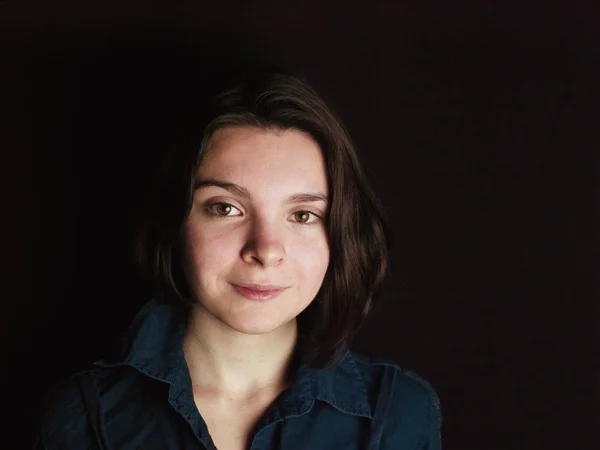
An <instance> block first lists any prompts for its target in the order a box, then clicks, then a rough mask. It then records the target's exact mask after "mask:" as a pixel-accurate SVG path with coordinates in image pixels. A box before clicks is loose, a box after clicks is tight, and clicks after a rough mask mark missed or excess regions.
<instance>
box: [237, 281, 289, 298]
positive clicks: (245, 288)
mask: <svg viewBox="0 0 600 450" xmlns="http://www.w3.org/2000/svg"><path fill="white" fill-rule="evenodd" d="M232 286H233V288H234V289H235V290H236V292H237V293H238V294H240V295H242V296H243V297H245V298H247V299H248V300H254V301H266V300H271V299H273V298H275V297H278V296H279V294H281V293H282V292H283V291H285V290H286V289H287V286H276V285H272V284H244V285H238V284H232Z"/></svg>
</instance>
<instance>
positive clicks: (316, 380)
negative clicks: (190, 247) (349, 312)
mask: <svg viewBox="0 0 600 450" xmlns="http://www.w3.org/2000/svg"><path fill="white" fill-rule="evenodd" d="M186 323H187V315H186V312H185V310H184V309H183V308H181V307H177V306H175V305H173V304H170V303H167V302H165V301H162V300H160V299H158V298H155V299H152V300H151V301H149V302H148V303H146V304H145V305H144V306H143V307H142V309H141V310H140V311H139V312H138V313H137V315H136V316H135V318H134V320H133V322H132V324H131V326H130V327H129V330H128V331H127V333H126V334H125V337H124V339H123V345H122V348H121V350H120V352H118V353H117V355H115V357H114V358H107V359H103V360H99V361H96V362H95V364H96V365H99V366H103V367H117V366H122V365H129V366H132V367H134V368H135V369H137V370H139V371H140V372H142V373H144V374H146V375H147V376H149V377H151V378H154V379H157V380H160V381H164V382H166V383H169V384H171V385H173V384H175V383H176V382H177V380H178V379H181V378H186V379H187V378H188V376H189V374H187V373H186V374H184V377H181V375H182V371H185V372H187V364H186V362H185V357H184V354H183V338H184V334H185V327H186ZM314 400H320V401H324V402H327V403H328V404H330V405H331V406H333V407H334V408H336V409H338V410H340V411H342V412H344V413H346V414H352V415H357V416H362V417H367V418H369V419H370V418H372V416H371V409H370V407H369V401H368V395H367V390H366V387H365V383H364V380H363V378H362V376H361V373H360V371H359V369H358V366H357V364H356V361H355V360H354V358H353V357H352V352H350V351H349V352H347V353H346V355H345V356H344V357H343V359H342V360H341V361H340V362H339V364H337V365H336V366H335V367H333V368H331V369H308V368H306V366H304V365H303V366H301V367H300V369H299V370H298V373H297V376H296V379H295V381H294V383H293V384H292V387H291V389H290V390H289V392H288V395H285V396H284V397H283V398H282V399H281V402H280V408H279V411H278V413H277V415H278V416H288V415H298V414H303V413H305V412H307V411H308V409H309V408H310V407H312V404H313V403H314ZM273 419H275V420H277V419H276V418H273Z"/></svg>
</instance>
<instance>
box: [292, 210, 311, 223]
mask: <svg viewBox="0 0 600 450" xmlns="http://www.w3.org/2000/svg"><path fill="white" fill-rule="evenodd" d="M295 216H296V219H297V221H298V222H308V219H310V213H308V212H306V211H300V212H297V213H295Z"/></svg>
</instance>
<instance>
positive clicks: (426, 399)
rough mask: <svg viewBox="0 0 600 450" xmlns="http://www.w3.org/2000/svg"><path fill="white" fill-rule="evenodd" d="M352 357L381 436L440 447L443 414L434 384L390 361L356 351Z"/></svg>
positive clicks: (352, 353) (394, 440) (428, 447)
mask: <svg viewBox="0 0 600 450" xmlns="http://www.w3.org/2000/svg"><path fill="white" fill-rule="evenodd" d="M351 356H352V358H353V360H354V361H355V363H356V366H357V369H358V371H359V374H360V376H361V377H362V379H363V382H364V384H365V389H366V393H367V396H368V398H369V403H370V406H371V412H372V416H373V419H372V420H373V422H374V426H375V427H376V428H378V429H379V432H380V433H381V435H382V439H384V440H385V439H388V440H391V441H392V442H394V444H399V443H400V441H398V439H402V440H404V439H409V440H410V442H412V443H413V444H414V443H415V442H421V443H423V442H428V444H427V445H429V446H426V447H424V448H427V449H430V448H431V449H434V448H438V447H437V445H439V440H440V428H441V421H442V417H441V409H440V402H439V397H438V395H437V393H436V391H435V390H434V388H433V387H432V386H431V384H429V383H428V382H427V381H426V380H424V379H423V378H421V377H420V376H419V375H417V374H416V373H414V372H412V371H409V370H405V369H403V368H401V367H400V366H399V365H398V364H396V363H394V362H392V361H390V360H386V359H384V358H376V357H372V356H366V355H362V354H358V353H356V352H351ZM403 442H404V441H403ZM407 443H408V442H407ZM421 445H424V444H421Z"/></svg>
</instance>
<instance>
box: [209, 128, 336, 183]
mask: <svg viewBox="0 0 600 450" xmlns="http://www.w3.org/2000/svg"><path fill="white" fill-rule="evenodd" d="M197 176H198V178H199V179H207V178H218V179H221V180H225V181H229V182H234V183H238V184H241V185H243V186H246V187H248V188H251V187H254V188H259V187H260V186H262V185H265V186H268V187H269V188H272V189H273V188H275V189H276V188H280V189H285V187H286V186H293V187H297V188H310V189H321V190H324V191H325V192H326V189H327V173H326V169H325V161H324V158H323V153H322V151H321V148H320V146H319V145H318V143H317V142H316V141H315V140H314V139H313V138H312V137H311V136H310V135H309V134H308V133H305V132H302V131H299V130H295V129H289V130H284V131H282V130H273V129H262V128H255V127H246V126H244V127H224V128H221V129H219V130H217V131H216V132H215V133H214V134H213V136H212V137H211V139H210V141H209V145H208V149H207V152H206V154H205V155H204V158H203V160H202V162H201V164H200V167H199V169H198V173H197Z"/></svg>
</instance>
